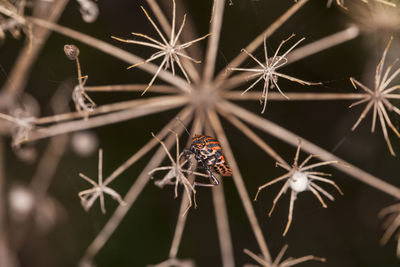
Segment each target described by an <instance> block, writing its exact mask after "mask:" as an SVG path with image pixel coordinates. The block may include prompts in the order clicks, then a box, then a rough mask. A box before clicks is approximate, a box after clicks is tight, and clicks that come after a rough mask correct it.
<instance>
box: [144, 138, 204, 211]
mask: <svg viewBox="0 0 400 267" xmlns="http://www.w3.org/2000/svg"><path fill="white" fill-rule="evenodd" d="M171 132H172V133H173V134H175V138H176V159H175V160H174V158H173V157H172V156H171V153H169V151H168V149H167V147H166V145H165V144H164V142H162V141H161V140H160V139H158V137H157V136H155V135H154V134H153V133H152V136H153V137H154V138H155V139H156V140H157V141H158V142H159V143H160V144H161V146H162V147H163V148H164V150H165V153H167V156H168V158H169V159H170V161H171V164H172V166H162V167H157V168H154V169H153V170H151V171H150V172H149V175H151V176H153V174H154V173H155V172H157V171H164V170H168V173H167V174H166V175H165V176H164V178H163V179H162V180H158V181H156V182H154V184H155V185H157V186H158V187H161V188H163V187H164V186H165V185H168V184H174V185H175V198H177V197H178V185H179V184H181V185H183V187H184V189H185V192H186V195H187V198H188V199H189V203H190V204H189V207H188V209H189V208H190V207H191V206H192V204H193V203H192V195H193V199H194V207H195V208H196V206H197V204H196V190H195V189H194V185H193V184H192V183H191V182H190V181H189V179H188V178H187V177H186V175H188V174H194V175H198V176H203V177H208V175H206V174H203V173H199V172H193V171H191V170H187V169H183V166H184V165H185V164H186V160H184V161H182V160H181V159H182V155H183V152H180V150H179V137H178V134H177V133H175V132H174V131H171ZM185 174H186V175H185Z"/></svg>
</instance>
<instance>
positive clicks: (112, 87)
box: [85, 84, 179, 94]
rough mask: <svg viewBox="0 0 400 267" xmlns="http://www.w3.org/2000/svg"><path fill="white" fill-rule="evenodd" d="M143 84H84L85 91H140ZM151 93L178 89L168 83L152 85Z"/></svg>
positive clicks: (176, 90) (143, 87) (142, 88)
mask: <svg viewBox="0 0 400 267" xmlns="http://www.w3.org/2000/svg"><path fill="white" fill-rule="evenodd" d="M146 86H147V85H145V84H121V85H119V84H115V85H100V86H85V91H86V92H140V91H143V90H144V89H146ZM150 92H152V93H166V94H174V93H179V91H178V89H176V88H175V87H173V86H169V85H157V84H156V85H153V86H152V87H151V91H150Z"/></svg>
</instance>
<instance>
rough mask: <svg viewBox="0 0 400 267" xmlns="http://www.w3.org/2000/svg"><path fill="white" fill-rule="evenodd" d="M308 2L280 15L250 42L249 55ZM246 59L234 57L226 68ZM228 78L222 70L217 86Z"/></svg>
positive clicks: (298, 3)
mask: <svg viewBox="0 0 400 267" xmlns="http://www.w3.org/2000/svg"><path fill="white" fill-rule="evenodd" d="M307 2H308V0H300V1H298V2H297V3H296V4H294V5H293V6H291V7H290V8H289V9H288V10H287V11H286V12H285V13H284V14H282V15H281V16H280V17H279V18H278V19H277V20H276V21H275V22H274V23H272V24H271V25H270V26H268V28H266V29H265V30H264V31H263V32H262V33H260V34H259V35H258V36H257V37H256V38H255V39H254V40H253V41H252V42H250V43H249V44H248V45H247V46H246V47H245V49H246V50H247V51H248V52H249V53H253V52H254V51H255V50H256V49H257V48H258V47H259V46H260V45H261V44H262V43H263V40H264V38H268V37H270V36H271V35H272V34H273V33H274V32H275V31H276V30H277V29H278V28H279V27H280V26H282V24H283V23H285V22H286V21H287V20H288V19H289V18H290V17H291V16H293V15H294V14H295V13H296V12H297V11H298V10H299V9H300V8H301V7H302V6H303V5H304V4H306V3H307ZM245 59H246V56H245V55H244V54H239V55H238V56H236V57H235V58H234V59H233V60H232V61H231V62H230V63H229V64H228V66H227V68H235V67H237V66H239V65H240V64H242V63H243V61H244V60H245ZM228 77H229V72H228V73H226V72H225V70H222V71H221V72H220V73H219V74H218V75H217V78H216V81H217V84H218V85H221V84H222V83H223V82H224V81H225V80H226V79H227V78H228Z"/></svg>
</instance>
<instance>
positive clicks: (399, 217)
mask: <svg viewBox="0 0 400 267" xmlns="http://www.w3.org/2000/svg"><path fill="white" fill-rule="evenodd" d="M378 216H379V217H380V218H384V217H387V218H386V221H385V222H384V224H383V228H385V233H384V234H383V236H382V238H381V241H380V243H381V245H386V244H387V242H388V241H389V239H390V237H392V236H393V234H395V232H396V231H397V234H396V235H395V237H394V239H395V240H396V241H397V251H396V255H397V257H398V258H400V232H399V229H400V204H399V203H397V204H394V205H391V206H389V207H386V208H384V209H382V210H381V212H380V213H379V215H378Z"/></svg>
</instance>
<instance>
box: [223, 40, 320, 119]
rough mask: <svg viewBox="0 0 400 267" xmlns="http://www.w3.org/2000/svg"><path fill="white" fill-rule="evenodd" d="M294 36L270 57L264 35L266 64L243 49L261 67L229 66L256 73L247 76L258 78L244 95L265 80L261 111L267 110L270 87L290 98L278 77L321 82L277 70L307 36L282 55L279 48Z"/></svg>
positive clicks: (299, 81)
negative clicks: (280, 84)
mask: <svg viewBox="0 0 400 267" xmlns="http://www.w3.org/2000/svg"><path fill="white" fill-rule="evenodd" d="M292 37H294V34H292V35H291V36H290V37H289V38H287V39H285V40H283V41H282V42H281V43H280V44H279V46H278V48H277V49H276V51H275V53H274V55H273V57H271V58H269V57H268V52H267V36H265V37H264V56H265V64H263V63H261V62H260V61H259V60H258V59H257V58H256V57H254V56H253V55H252V54H251V53H249V52H247V51H246V49H242V52H245V53H246V54H247V55H248V56H249V57H251V58H252V59H253V60H254V61H255V62H256V63H257V64H258V65H259V66H260V67H261V68H248V69H247V68H229V70H237V71H246V72H250V73H254V74H251V75H249V76H248V77H247V79H255V78H257V77H258V78H257V79H256V81H255V82H253V83H252V84H251V85H250V86H249V87H247V89H246V90H245V91H244V92H243V93H242V95H244V94H245V93H247V92H248V91H249V90H250V89H252V88H253V87H254V86H255V85H256V84H257V83H258V82H259V81H261V80H264V88H263V92H262V95H261V97H260V103H261V104H262V103H263V102H264V105H263V109H262V111H261V113H264V112H265V108H266V107H267V99H268V90H269V88H274V87H276V89H277V90H278V91H279V93H281V95H282V96H284V97H285V98H286V99H289V97H287V96H286V95H285V94H284V93H283V92H282V90H281V88H280V87H279V85H278V77H281V78H284V79H287V80H290V81H292V82H297V83H300V84H303V85H304V84H305V85H318V84H321V83H312V82H306V81H303V80H300V79H298V78H295V77H292V76H289V75H286V74H283V73H279V72H277V71H276V70H277V69H279V68H281V67H283V66H284V65H285V64H286V63H287V62H288V60H287V58H286V56H287V55H288V54H289V53H290V52H291V51H292V50H293V49H294V48H295V47H296V46H297V45H299V44H300V43H301V42H302V41H303V40H304V39H305V38H301V39H300V40H299V41H297V42H296V43H295V44H294V45H292V46H291V47H290V48H289V49H288V50H286V52H284V53H283V54H282V55H280V56H279V55H278V53H279V50H280V49H281V47H282V46H283V45H284V44H285V43H286V42H287V41H289V40H290V39H291V38H292Z"/></svg>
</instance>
